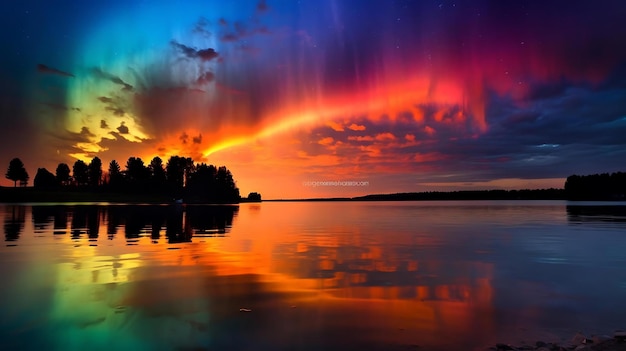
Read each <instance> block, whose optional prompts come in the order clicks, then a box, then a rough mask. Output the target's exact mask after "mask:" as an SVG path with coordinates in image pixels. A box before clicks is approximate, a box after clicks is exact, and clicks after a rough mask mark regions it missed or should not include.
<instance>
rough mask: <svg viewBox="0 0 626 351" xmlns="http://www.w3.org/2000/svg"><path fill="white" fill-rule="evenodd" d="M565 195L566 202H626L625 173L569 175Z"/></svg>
mask: <svg viewBox="0 0 626 351" xmlns="http://www.w3.org/2000/svg"><path fill="white" fill-rule="evenodd" d="M565 193H566V195H567V198H568V200H626V173H624V172H616V173H610V174H609V173H601V174H590V175H583V176H580V175H571V176H569V177H567V180H566V181H565Z"/></svg>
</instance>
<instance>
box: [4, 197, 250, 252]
mask: <svg viewBox="0 0 626 351" xmlns="http://www.w3.org/2000/svg"><path fill="white" fill-rule="evenodd" d="M26 208H27V207H25V206H9V207H7V208H6V209H5V211H4V212H5V220H4V231H5V238H6V241H15V240H17V239H18V238H19V234H20V232H21V230H22V229H23V228H24V222H25V213H26ZM238 210H239V207H238V206H230V205H227V206H200V205H198V206H181V205H172V206H157V205H154V206H152V205H124V206H100V205H77V206H48V205H38V206H32V220H33V225H34V230H35V233H39V234H41V233H46V232H49V231H50V230H49V228H50V227H51V226H52V228H53V233H54V234H67V232H68V227H69V233H70V234H71V238H72V239H74V240H80V239H81V238H83V237H86V238H87V239H88V241H89V242H92V243H96V242H97V241H98V240H97V239H98V238H99V236H100V230H101V226H102V224H103V223H105V224H106V225H105V227H106V234H107V239H108V240H112V239H113V238H114V237H115V235H117V234H118V232H119V231H120V228H123V232H124V236H125V238H126V241H127V243H128V244H129V245H136V243H137V242H138V239H139V238H141V237H144V236H150V238H151V239H152V240H153V242H157V241H158V240H159V239H160V238H161V234H162V233H164V234H165V236H166V238H167V242H168V243H182V242H191V241H192V238H193V237H206V236H224V235H226V233H227V232H228V230H229V229H230V228H231V227H232V223H233V218H234V217H235V216H236V215H237V212H238Z"/></svg>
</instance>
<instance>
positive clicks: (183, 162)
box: [165, 156, 194, 195]
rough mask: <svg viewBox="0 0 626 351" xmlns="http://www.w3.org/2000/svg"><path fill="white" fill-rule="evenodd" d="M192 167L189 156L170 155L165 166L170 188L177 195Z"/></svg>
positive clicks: (187, 178)
mask: <svg viewBox="0 0 626 351" xmlns="http://www.w3.org/2000/svg"><path fill="white" fill-rule="evenodd" d="M193 167H194V166H193V160H192V159H191V158H189V157H180V156H172V157H170V159H169V160H168V161H167V165H166V166H165V169H166V172H167V174H166V176H167V183H168V184H169V187H170V190H172V191H173V192H174V193H176V194H177V195H179V194H180V193H181V192H182V190H183V188H184V186H185V184H186V182H187V181H188V180H189V177H190V175H191V171H192V170H193Z"/></svg>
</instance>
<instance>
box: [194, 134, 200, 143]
mask: <svg viewBox="0 0 626 351" xmlns="http://www.w3.org/2000/svg"><path fill="white" fill-rule="evenodd" d="M192 141H193V143H194V144H202V134H199V135H198V136H195V137H193V138H192Z"/></svg>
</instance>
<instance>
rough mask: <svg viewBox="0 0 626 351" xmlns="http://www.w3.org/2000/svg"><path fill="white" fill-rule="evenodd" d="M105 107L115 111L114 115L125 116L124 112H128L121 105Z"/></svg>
mask: <svg viewBox="0 0 626 351" xmlns="http://www.w3.org/2000/svg"><path fill="white" fill-rule="evenodd" d="M104 109H105V110H107V111H111V112H113V114H114V115H116V116H120V117H122V116H124V114H125V113H126V112H125V111H124V109H122V108H120V107H114V106H107V107H105V108H104Z"/></svg>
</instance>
